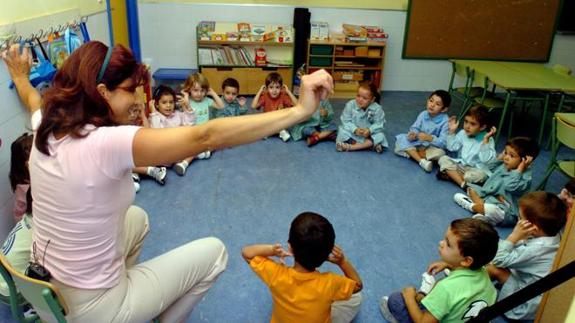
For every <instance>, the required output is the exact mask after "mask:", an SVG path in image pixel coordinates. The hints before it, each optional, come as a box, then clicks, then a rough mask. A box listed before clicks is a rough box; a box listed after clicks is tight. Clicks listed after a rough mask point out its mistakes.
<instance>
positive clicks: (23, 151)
mask: <svg viewBox="0 0 575 323" xmlns="http://www.w3.org/2000/svg"><path fill="white" fill-rule="evenodd" d="M33 138H34V136H32V135H31V134H29V133H24V134H22V135H21V136H20V137H18V138H17V139H16V140H14V142H13V143H12V145H11V146H10V151H11V155H10V174H9V175H8V177H10V186H11V187H12V191H15V190H16V185H18V184H29V183H30V172H29V171H28V166H26V162H28V159H29V158H30V150H32V144H33V140H34V139H33Z"/></svg>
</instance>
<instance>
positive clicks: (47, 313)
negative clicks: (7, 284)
mask: <svg viewBox="0 0 575 323" xmlns="http://www.w3.org/2000/svg"><path fill="white" fill-rule="evenodd" d="M0 259H2V265H3V266H4V267H5V268H6V269H7V271H8V272H9V273H10V275H11V276H12V279H13V280H14V284H15V286H16V287H17V288H18V290H19V291H20V294H22V296H23V297H24V298H25V299H26V300H27V301H28V302H29V303H30V304H31V305H32V307H33V308H34V309H35V310H36V312H37V313H38V315H40V317H41V318H42V320H44V321H48V322H59V323H64V322H66V318H65V316H66V314H67V313H68V307H67V305H66V303H65V302H64V298H63V297H62V295H60V292H59V290H58V289H57V288H56V287H55V286H54V285H52V284H50V283H48V282H45V281H42V280H37V279H33V278H30V277H28V276H25V275H24V274H22V273H20V272H18V271H16V270H15V269H14V268H12V266H10V264H8V263H7V261H6V259H5V258H4V256H3V255H0Z"/></svg>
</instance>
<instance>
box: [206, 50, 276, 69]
mask: <svg viewBox="0 0 575 323" xmlns="http://www.w3.org/2000/svg"><path fill="white" fill-rule="evenodd" d="M252 51H253V50H250V49H247V48H244V47H241V46H240V47H230V46H221V47H207V48H199V49H198V57H199V64H200V65H222V66H226V65H233V66H255V62H254V56H255V54H254V53H252ZM276 63H277V64H278V65H282V66H283V65H285V64H286V62H284V61H278V62H276Z"/></svg>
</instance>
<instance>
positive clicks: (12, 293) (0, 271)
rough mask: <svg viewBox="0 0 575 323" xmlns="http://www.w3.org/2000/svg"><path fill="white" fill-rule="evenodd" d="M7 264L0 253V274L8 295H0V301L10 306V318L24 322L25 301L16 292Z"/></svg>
mask: <svg viewBox="0 0 575 323" xmlns="http://www.w3.org/2000/svg"><path fill="white" fill-rule="evenodd" d="M7 266H10V264H9V263H8V261H7V260H6V258H5V257H4V255H3V254H1V253H0V276H2V278H3V279H4V282H5V283H6V286H7V287H8V293H9V295H8V296H7V297H6V296H3V295H0V301H1V302H2V303H5V304H7V305H9V306H10V312H11V313H12V318H13V319H14V320H15V321H17V322H26V321H27V320H25V319H24V314H23V309H22V303H24V302H25V301H24V300H23V299H22V296H20V294H19V293H18V290H17V289H16V285H15V284H14V280H13V279H12V275H10V272H8V269H7V268H6V267H7Z"/></svg>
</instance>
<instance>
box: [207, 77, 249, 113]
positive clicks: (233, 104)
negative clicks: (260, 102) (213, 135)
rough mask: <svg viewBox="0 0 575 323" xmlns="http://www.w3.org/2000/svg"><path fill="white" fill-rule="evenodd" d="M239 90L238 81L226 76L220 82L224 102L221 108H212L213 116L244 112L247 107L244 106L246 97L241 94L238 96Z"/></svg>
mask: <svg viewBox="0 0 575 323" xmlns="http://www.w3.org/2000/svg"><path fill="white" fill-rule="evenodd" d="M239 92H240V83H238V81H237V80H236V79H234V78H231V77H228V78H227V79H225V80H224V82H222V101H223V102H224V108H223V109H213V110H212V111H213V116H214V118H221V117H234V116H239V115H243V114H246V112H248V107H247V106H246V101H247V100H246V98H244V97H243V96H241V97H239V98H238V93H239Z"/></svg>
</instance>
